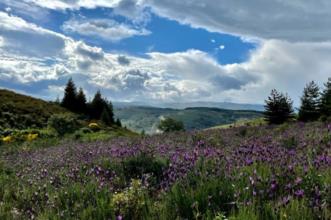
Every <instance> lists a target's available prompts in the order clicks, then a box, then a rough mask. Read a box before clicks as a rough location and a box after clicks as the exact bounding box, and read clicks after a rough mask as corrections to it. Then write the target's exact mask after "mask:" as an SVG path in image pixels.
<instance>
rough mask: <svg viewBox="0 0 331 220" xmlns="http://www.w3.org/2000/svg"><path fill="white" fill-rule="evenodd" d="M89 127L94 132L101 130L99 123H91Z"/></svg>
mask: <svg viewBox="0 0 331 220" xmlns="http://www.w3.org/2000/svg"><path fill="white" fill-rule="evenodd" d="M88 127H89V128H90V129H91V130H92V131H99V130H100V129H101V127H100V126H99V124H98V123H94V122H93V123H90V124H89V125H88Z"/></svg>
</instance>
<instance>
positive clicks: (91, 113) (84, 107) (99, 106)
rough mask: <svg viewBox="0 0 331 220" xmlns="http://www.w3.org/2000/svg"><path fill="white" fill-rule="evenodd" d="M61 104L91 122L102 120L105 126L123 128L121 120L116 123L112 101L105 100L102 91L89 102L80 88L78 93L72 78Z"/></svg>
mask: <svg viewBox="0 0 331 220" xmlns="http://www.w3.org/2000/svg"><path fill="white" fill-rule="evenodd" d="M59 102H60V105H61V106H62V107H64V108H66V109H68V110H69V111H72V112H74V113H77V114H82V115H85V116H86V117H88V118H89V119H90V120H101V121H102V122H103V123H104V124H106V125H109V126H110V125H113V124H117V125H118V126H121V121H120V120H119V119H117V120H116V121H115V119H114V112H113V105H112V103H111V101H109V100H107V99H105V98H103V97H102V95H101V92H100V90H98V91H97V92H96V93H95V95H94V98H93V99H92V101H90V102H87V100H86V95H85V93H84V90H83V89H82V88H79V90H78V92H77V88H76V85H75V83H74V81H73V80H72V78H70V79H69V80H68V83H67V85H66V87H65V90H64V96H63V99H62V101H59Z"/></svg>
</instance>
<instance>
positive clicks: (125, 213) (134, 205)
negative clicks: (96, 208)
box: [111, 179, 147, 219]
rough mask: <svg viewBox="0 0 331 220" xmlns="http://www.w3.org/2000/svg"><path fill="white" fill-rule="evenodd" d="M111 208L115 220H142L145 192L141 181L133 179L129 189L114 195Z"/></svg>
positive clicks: (145, 205) (144, 209) (145, 206)
mask: <svg viewBox="0 0 331 220" xmlns="http://www.w3.org/2000/svg"><path fill="white" fill-rule="evenodd" d="M111 207H113V209H114V210H115V213H116V215H117V216H118V217H117V218H121V217H122V218H124V219H143V216H144V215H145V212H146V208H147V204H146V190H145V188H144V187H143V186H142V183H141V181H140V180H137V179H133V180H132V181H131V185H130V187H129V188H127V189H125V190H124V191H123V192H120V193H116V194H114V196H113V198H112V200H111Z"/></svg>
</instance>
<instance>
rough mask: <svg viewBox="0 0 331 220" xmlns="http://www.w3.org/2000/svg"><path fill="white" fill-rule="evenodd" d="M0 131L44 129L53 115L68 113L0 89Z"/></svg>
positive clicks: (44, 102)
mask: <svg viewBox="0 0 331 220" xmlns="http://www.w3.org/2000/svg"><path fill="white" fill-rule="evenodd" d="M0 100H1V103H0V130H1V129H5V128H6V129H8V128H10V129H13V128H15V129H26V128H41V127H45V126H46V123H47V120H48V118H49V117H50V116H51V115H53V114H59V113H66V112H68V111H67V110H65V109H64V108H62V107H60V106H59V105H57V104H55V103H51V102H47V101H44V100H41V99H36V98H33V97H30V96H26V95H22V94H17V93H15V92H12V91H8V90H3V89H0Z"/></svg>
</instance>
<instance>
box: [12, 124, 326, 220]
mask: <svg viewBox="0 0 331 220" xmlns="http://www.w3.org/2000/svg"><path fill="white" fill-rule="evenodd" d="M245 129H247V134H245V136H244V137H243V136H240V135H238V129H236V128H231V129H226V130H209V131H201V132H190V133H176V134H164V135H155V136H151V137H144V138H133V139H132V138H131V139H126V138H118V139H114V140H112V141H108V142H94V143H77V142H72V143H66V144H63V145H62V146H56V147H50V148H46V149H42V150H37V151H33V152H24V153H21V154H20V155H14V156H8V157H7V158H6V159H7V161H8V162H9V163H11V164H12V166H15V167H17V168H19V169H17V170H20V171H19V172H17V176H18V177H20V178H22V180H25V181H27V182H29V183H30V184H36V185H38V184H40V182H42V181H43V180H46V181H49V182H51V183H53V184H55V185H56V184H57V185H59V183H57V177H58V176H59V175H60V174H63V173H65V175H66V177H67V178H69V179H70V180H73V181H84V178H83V177H81V171H82V170H84V175H86V176H88V177H91V176H94V177H97V178H98V181H99V182H100V184H101V186H102V187H103V186H107V187H108V186H109V185H111V186H112V187H114V184H112V183H113V181H114V179H116V176H117V175H118V174H117V173H116V172H115V171H114V170H110V169H108V168H104V167H102V166H101V165H100V164H98V161H99V160H100V159H102V158H107V159H108V160H110V161H122V160H124V159H125V158H128V157H133V156H137V155H140V154H141V153H145V154H148V155H151V156H153V157H160V158H165V159H167V160H169V166H168V167H167V169H166V170H164V175H163V180H162V182H161V187H163V189H164V190H167V189H168V188H169V187H171V186H172V184H173V183H175V182H177V181H180V180H183V179H185V178H186V176H187V175H188V174H189V173H194V175H196V176H199V175H207V176H210V177H215V178H217V177H220V176H222V175H225V176H226V177H227V178H229V179H231V180H233V181H238V180H244V181H246V182H245V185H243V186H238V187H237V188H236V195H238V196H240V195H243V194H244V193H245V192H247V191H249V192H250V193H249V195H251V198H249V201H245V202H250V201H251V200H253V199H254V197H258V196H259V197H263V198H267V199H279V201H280V203H281V204H288V203H289V201H290V200H291V199H292V198H298V199H300V198H303V197H307V198H308V199H309V200H310V201H311V204H312V205H314V206H320V205H322V204H324V205H325V202H324V203H323V201H322V197H323V193H324V194H325V193H330V186H329V185H325V184H323V183H321V182H320V181H321V180H320V179H321V178H320V177H319V176H318V175H322V174H323V172H327V171H330V168H331V146H330V143H327V142H325V141H323V140H325V136H327V135H330V125H328V126H325V125H323V124H319V123H316V124H311V125H310V126H305V125H303V124H301V123H298V124H293V125H291V126H290V127H289V128H288V129H286V130H285V131H282V130H281V129H277V128H274V127H270V126H264V127H247V128H245ZM293 140H295V141H293ZM289 141H291V142H289ZM288 143H290V144H288ZM200 162H201V163H202V164H204V165H205V166H207V164H209V165H208V166H210V164H212V166H211V167H209V169H208V170H207V171H204V172H205V173H202V171H201V169H198V168H197V164H198V163H200ZM85 168H86V169H85ZM262 168H264V170H263V169H262ZM312 170H313V171H314V172H317V173H319V174H318V175H317V177H315V176H314V178H315V179H312V178H313V177H312V176H313V173H312ZM206 172H207V173H206ZM114 190H116V189H114ZM327 205H330V204H327ZM118 219H120V216H119V217H118Z"/></svg>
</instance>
